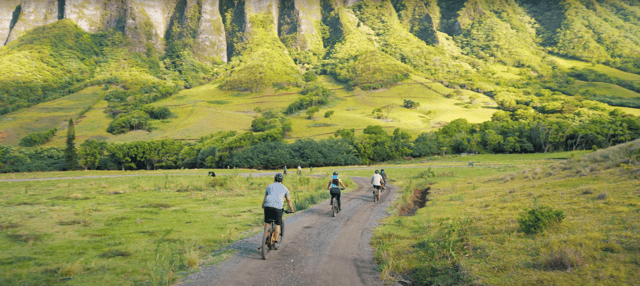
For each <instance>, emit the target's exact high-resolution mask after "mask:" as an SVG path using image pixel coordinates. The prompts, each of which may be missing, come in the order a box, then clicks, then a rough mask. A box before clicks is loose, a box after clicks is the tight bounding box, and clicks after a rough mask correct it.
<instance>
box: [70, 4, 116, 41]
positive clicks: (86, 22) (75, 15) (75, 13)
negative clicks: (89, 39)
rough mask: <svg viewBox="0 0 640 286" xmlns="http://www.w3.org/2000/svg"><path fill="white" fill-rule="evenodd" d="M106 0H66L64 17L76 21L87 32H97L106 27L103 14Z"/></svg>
mask: <svg viewBox="0 0 640 286" xmlns="http://www.w3.org/2000/svg"><path fill="white" fill-rule="evenodd" d="M105 1H106V0H66V1H65V6H64V18H65V19H70V20H73V21H74V22H76V24H78V26H79V27H80V28H81V29H83V30H84V31H85V32H89V33H95V32H98V31H100V30H102V29H103V28H104V26H103V22H102V15H103V13H104V8H105Z"/></svg>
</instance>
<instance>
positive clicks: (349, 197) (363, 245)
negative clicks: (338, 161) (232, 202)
mask: <svg viewBox="0 0 640 286" xmlns="http://www.w3.org/2000/svg"><path fill="white" fill-rule="evenodd" d="M369 180H370V179H368V178H357V177H356V178H353V181H354V182H356V183H357V184H358V188H357V189H356V190H353V191H351V192H350V193H347V194H343V195H342V211H341V212H340V213H339V214H338V216H337V217H336V218H333V217H331V212H330V211H331V208H330V205H329V201H328V200H327V201H326V202H322V203H320V204H318V205H316V206H314V207H312V208H310V209H308V210H306V211H304V212H301V213H296V214H295V215H293V216H291V217H289V218H287V219H286V221H285V226H286V227H285V234H284V238H283V243H282V246H281V248H280V250H276V251H271V253H270V254H269V257H268V260H266V261H265V260H262V257H261V255H260V252H259V251H258V247H259V245H260V239H261V238H262V233H260V234H257V235H255V236H253V237H250V238H247V239H243V240H240V241H237V242H235V243H234V244H232V245H231V246H229V249H237V250H238V252H237V253H236V254H235V255H234V257H233V258H231V259H230V260H228V261H226V262H223V263H221V264H220V265H217V266H216V265H214V266H211V267H208V268H204V269H203V270H202V271H201V272H199V273H195V274H193V275H191V276H189V277H188V278H186V279H185V280H184V282H183V283H182V284H181V285H384V284H383V283H382V281H381V280H380V273H379V272H378V271H376V266H375V264H374V262H373V249H372V248H371V246H369V241H370V239H371V235H372V233H371V230H372V229H373V228H375V227H376V226H377V224H378V221H379V220H380V219H381V218H382V217H383V216H385V208H386V206H387V205H388V204H389V203H390V202H391V201H393V197H394V195H395V188H394V187H393V186H389V187H388V188H387V191H385V192H384V193H382V194H381V198H380V201H379V202H375V203H374V202H373V195H372V188H371V185H370V183H369Z"/></svg>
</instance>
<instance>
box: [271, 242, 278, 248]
mask: <svg viewBox="0 0 640 286" xmlns="http://www.w3.org/2000/svg"><path fill="white" fill-rule="evenodd" d="M272 248H273V250H278V248H280V243H278V242H276V243H274V244H273V247H272Z"/></svg>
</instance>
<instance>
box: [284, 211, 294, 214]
mask: <svg viewBox="0 0 640 286" xmlns="http://www.w3.org/2000/svg"><path fill="white" fill-rule="evenodd" d="M284 213H287V214H292V213H294V212H293V211H284Z"/></svg>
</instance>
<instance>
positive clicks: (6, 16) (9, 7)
mask: <svg viewBox="0 0 640 286" xmlns="http://www.w3.org/2000/svg"><path fill="white" fill-rule="evenodd" d="M19 5H20V0H2V1H0V47H2V46H4V43H6V42H7V38H8V37H9V32H11V28H12V25H15V22H14V17H17V16H18V15H19V14H20V9H21V7H18V6H19ZM16 19H17V18H16Z"/></svg>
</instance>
